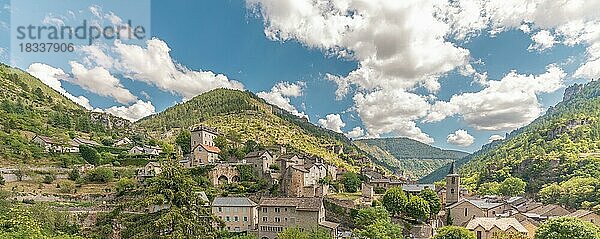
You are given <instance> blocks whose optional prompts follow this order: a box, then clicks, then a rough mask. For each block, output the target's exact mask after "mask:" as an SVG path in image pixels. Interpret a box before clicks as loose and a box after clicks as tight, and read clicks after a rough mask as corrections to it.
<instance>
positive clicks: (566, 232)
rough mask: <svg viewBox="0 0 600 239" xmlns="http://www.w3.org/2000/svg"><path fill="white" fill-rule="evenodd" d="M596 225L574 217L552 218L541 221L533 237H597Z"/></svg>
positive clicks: (549, 238)
mask: <svg viewBox="0 0 600 239" xmlns="http://www.w3.org/2000/svg"><path fill="white" fill-rule="evenodd" d="M598 238H600V232H599V231H598V227H596V226H595V225H594V224H592V223H589V222H584V221H581V220H580V219H578V218H574V217H558V218H552V219H549V220H548V221H546V222H544V223H542V225H540V227H538V229H537V230H536V232H535V239H598Z"/></svg>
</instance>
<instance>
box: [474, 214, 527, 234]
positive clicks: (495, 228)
mask: <svg viewBox="0 0 600 239" xmlns="http://www.w3.org/2000/svg"><path fill="white" fill-rule="evenodd" d="M466 228H467V229H469V230H470V231H472V232H474V233H475V235H476V238H477V239H491V238H492V237H493V236H494V234H495V233H520V234H523V235H527V234H528V233H529V231H527V229H526V228H525V227H523V225H521V223H519V221H517V219H515V218H486V217H478V218H474V219H472V220H471V221H469V223H468V224H467V226H466Z"/></svg>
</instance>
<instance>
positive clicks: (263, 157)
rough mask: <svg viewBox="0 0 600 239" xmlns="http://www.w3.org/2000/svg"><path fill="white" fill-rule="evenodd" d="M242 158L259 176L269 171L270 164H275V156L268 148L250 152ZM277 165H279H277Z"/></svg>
mask: <svg viewBox="0 0 600 239" xmlns="http://www.w3.org/2000/svg"><path fill="white" fill-rule="evenodd" d="M244 160H245V161H246V163H251V164H252V165H253V168H254V171H256V172H257V173H258V174H259V175H261V176H262V175H265V174H267V173H270V172H271V171H272V170H271V167H273V166H272V165H275V158H274V156H273V154H272V153H271V152H269V151H268V150H261V151H254V152H250V153H248V154H247V155H246V156H245V157H244ZM277 167H280V166H279V165H277Z"/></svg>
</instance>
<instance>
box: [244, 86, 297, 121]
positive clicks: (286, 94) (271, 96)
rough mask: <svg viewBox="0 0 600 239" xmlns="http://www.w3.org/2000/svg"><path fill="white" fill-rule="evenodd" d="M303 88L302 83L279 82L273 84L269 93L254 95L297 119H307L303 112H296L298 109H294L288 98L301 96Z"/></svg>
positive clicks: (262, 92) (263, 92)
mask: <svg viewBox="0 0 600 239" xmlns="http://www.w3.org/2000/svg"><path fill="white" fill-rule="evenodd" d="M303 87H304V83H303V82H297V83H290V82H279V83H277V84H275V85H274V86H273V88H271V91H269V92H265V91H261V92H258V93H257V94H256V95H257V96H258V97H260V98H263V99H264V100H266V101H267V102H269V103H270V104H273V105H276V106H279V108H282V109H284V110H286V111H288V112H290V113H292V114H294V115H296V116H298V117H301V118H307V119H308V115H306V114H305V113H304V112H300V111H298V109H296V107H295V106H293V105H292V103H291V102H290V97H298V96H301V95H302V91H303Z"/></svg>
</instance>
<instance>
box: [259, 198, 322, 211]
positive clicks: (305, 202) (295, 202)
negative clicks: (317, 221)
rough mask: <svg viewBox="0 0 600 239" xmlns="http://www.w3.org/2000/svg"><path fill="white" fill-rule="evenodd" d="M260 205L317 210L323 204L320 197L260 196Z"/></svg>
mask: <svg viewBox="0 0 600 239" xmlns="http://www.w3.org/2000/svg"><path fill="white" fill-rule="evenodd" d="M259 204H260V206H261V207H277V206H281V207H294V206H295V207H296V210H306V211H319V210H321V205H322V204H323V201H322V199H320V198H261V200H260V203H259Z"/></svg>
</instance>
